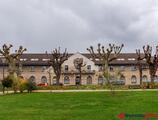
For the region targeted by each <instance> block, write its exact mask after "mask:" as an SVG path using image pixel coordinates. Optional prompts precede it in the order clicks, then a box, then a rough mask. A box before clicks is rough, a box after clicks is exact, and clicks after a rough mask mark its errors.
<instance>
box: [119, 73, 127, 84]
mask: <svg viewBox="0 0 158 120" xmlns="http://www.w3.org/2000/svg"><path fill="white" fill-rule="evenodd" d="M125 82H126V78H125V76H124V75H121V76H120V81H119V84H121V85H125Z"/></svg>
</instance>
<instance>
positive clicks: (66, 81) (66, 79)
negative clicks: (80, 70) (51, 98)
mask: <svg viewBox="0 0 158 120" xmlns="http://www.w3.org/2000/svg"><path fill="white" fill-rule="evenodd" d="M64 84H70V79H69V77H68V76H65V77H64Z"/></svg>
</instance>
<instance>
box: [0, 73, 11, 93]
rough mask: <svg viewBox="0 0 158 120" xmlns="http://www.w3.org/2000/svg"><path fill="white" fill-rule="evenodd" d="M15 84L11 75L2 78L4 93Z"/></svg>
mask: <svg viewBox="0 0 158 120" xmlns="http://www.w3.org/2000/svg"><path fill="white" fill-rule="evenodd" d="M12 85H13V79H12V77H11V76H8V77H6V78H4V79H3V80H2V86H3V93H4V92H5V88H9V87H12Z"/></svg>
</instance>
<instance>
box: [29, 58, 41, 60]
mask: <svg viewBox="0 0 158 120" xmlns="http://www.w3.org/2000/svg"><path fill="white" fill-rule="evenodd" d="M31 61H39V59H38V58H32V59H31Z"/></svg>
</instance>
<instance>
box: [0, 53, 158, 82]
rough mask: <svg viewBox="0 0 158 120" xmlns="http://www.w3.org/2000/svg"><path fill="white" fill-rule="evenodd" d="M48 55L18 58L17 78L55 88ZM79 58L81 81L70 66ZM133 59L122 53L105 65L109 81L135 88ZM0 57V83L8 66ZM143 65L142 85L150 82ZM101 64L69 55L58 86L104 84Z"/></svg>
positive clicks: (5, 74) (132, 54) (76, 55)
mask: <svg viewBox="0 0 158 120" xmlns="http://www.w3.org/2000/svg"><path fill="white" fill-rule="evenodd" d="M50 58H51V55H46V54H23V55H22V57H21V58H20V63H21V69H20V70H21V76H23V77H24V78H26V79H29V80H32V81H34V82H36V84H41V83H42V84H44V83H48V84H51V85H53V84H56V76H55V74H54V72H53V68H52V67H51V66H49V64H48V61H49V60H50ZM76 58H82V59H83V63H84V64H85V66H84V67H82V78H81V79H80V77H79V71H78V69H76V68H75V66H74V60H75V59H76ZM136 58H137V55H136V54H134V53H122V54H120V56H119V58H117V59H116V60H114V61H112V62H111V63H110V64H109V72H110V81H111V82H113V83H115V84H122V85H139V84H140V77H139V70H138V67H137V60H136ZM3 59H4V58H3V56H1V57H0V79H1V80H2V79H3V77H6V76H7V74H8V72H7V71H8V66H7V64H6V63H5V61H4V60H3ZM142 64H143V82H150V76H149V70H148V66H147V65H146V63H145V60H142ZM101 69H102V64H101V63H100V61H99V59H97V58H96V62H93V61H92V58H91V57H90V54H81V53H74V54H69V57H68V60H66V61H65V62H64V63H63V65H62V75H61V77H60V83H61V84H63V85H78V84H81V85H98V84H106V80H105V79H103V76H102V72H101ZM155 82H158V76H155Z"/></svg>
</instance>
